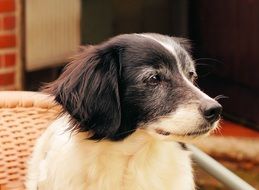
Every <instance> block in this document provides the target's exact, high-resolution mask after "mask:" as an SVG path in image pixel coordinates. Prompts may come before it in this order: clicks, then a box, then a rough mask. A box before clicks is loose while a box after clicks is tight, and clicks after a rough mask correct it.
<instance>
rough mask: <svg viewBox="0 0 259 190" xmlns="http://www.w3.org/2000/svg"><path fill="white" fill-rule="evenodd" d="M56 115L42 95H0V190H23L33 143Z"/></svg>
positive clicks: (56, 110)
mask: <svg viewBox="0 0 259 190" xmlns="http://www.w3.org/2000/svg"><path fill="white" fill-rule="evenodd" d="M59 112H60V107H59V106H57V105H55V104H54V102H53V100H52V98H51V97H49V96H46V95H44V94H41V93H36V92H24V91H9V92H0V190H3V189H6V190H7V189H8V190H9V189H13V190H14V189H16V190H18V189H19V190H21V189H23V187H22V186H23V184H24V179H25V174H26V165H27V161H28V157H29V156H30V154H31V152H32V149H33V146H34V143H35V140H36V138H37V137H38V136H39V135H40V134H41V133H42V131H43V130H44V129H45V128H46V127H47V126H48V125H49V124H50V122H51V121H53V120H54V119H55V118H56V117H57V115H58V113H59Z"/></svg>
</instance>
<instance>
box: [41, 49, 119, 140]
mask: <svg viewBox="0 0 259 190" xmlns="http://www.w3.org/2000/svg"><path fill="white" fill-rule="evenodd" d="M121 51H122V50H121V48H119V47H95V46H91V47H88V48H86V49H85V50H84V51H83V52H81V54H80V55H79V56H78V57H77V58H76V59H75V60H74V61H72V62H71V63H70V64H69V65H68V66H67V67H66V68H65V71H64V72H63V73H62V74H61V76H60V77H59V78H58V79H57V80H56V81H54V82H53V83H50V84H49V85H47V86H46V87H45V88H44V89H43V92H47V93H49V94H52V95H54V97H55V100H56V101H57V102H58V103H59V104H61V105H62V106H63V108H64V110H65V111H67V112H68V113H69V114H70V115H71V117H72V121H76V122H75V123H74V124H73V127H74V128H73V129H75V130H78V131H80V132H82V131H89V132H90V134H91V137H90V138H91V139H95V140H99V139H102V138H112V136H113V135H114V134H115V133H116V131H117V130H118V128H119V127H120V125H121V106H120V95H119V85H118V83H119V78H120V73H121V56H120V55H121Z"/></svg>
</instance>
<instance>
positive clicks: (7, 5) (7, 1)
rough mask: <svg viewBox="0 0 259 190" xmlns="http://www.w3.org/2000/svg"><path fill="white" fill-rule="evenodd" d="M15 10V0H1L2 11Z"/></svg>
mask: <svg viewBox="0 0 259 190" xmlns="http://www.w3.org/2000/svg"><path fill="white" fill-rule="evenodd" d="M12 11H15V1H14V0H0V12H12Z"/></svg>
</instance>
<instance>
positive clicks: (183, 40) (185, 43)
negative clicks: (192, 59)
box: [172, 37, 192, 52]
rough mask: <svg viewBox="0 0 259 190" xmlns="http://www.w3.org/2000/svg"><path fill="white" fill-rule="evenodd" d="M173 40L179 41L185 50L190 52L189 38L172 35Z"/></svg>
mask: <svg viewBox="0 0 259 190" xmlns="http://www.w3.org/2000/svg"><path fill="white" fill-rule="evenodd" d="M172 38H173V40H174V41H176V42H177V43H179V44H180V45H181V46H182V47H183V48H184V49H185V50H186V51H188V52H191V50H192V44H191V42H190V40H188V39H186V38H182V37H172Z"/></svg>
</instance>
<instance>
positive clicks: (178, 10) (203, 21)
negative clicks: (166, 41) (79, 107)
mask: <svg viewBox="0 0 259 190" xmlns="http://www.w3.org/2000/svg"><path fill="white" fill-rule="evenodd" d="M140 32H157V33H161V34H166V35H172V36H179V37H185V38H188V39H190V40H191V42H192V44H193V45H192V47H193V48H192V54H193V57H194V59H195V61H196V63H197V70H198V73H199V81H198V85H199V87H200V88H201V89H202V90H203V91H205V92H206V93H208V94H209V95H210V96H212V97H215V96H217V95H224V96H227V97H228V98H227V99H221V100H220V102H221V104H222V105H223V107H224V113H223V119H224V120H223V121H222V130H221V132H220V133H218V134H215V135H214V136H213V137H211V138H210V140H209V141H205V142H203V143H202V142H201V143H199V144H197V145H198V146H200V147H201V148H202V149H203V150H205V151H206V152H207V153H209V154H210V155H212V156H213V157H214V158H217V159H218V160H219V161H220V162H221V163H223V164H224V165H225V166H227V167H228V168H230V169H231V170H234V171H235V172H236V173H238V175H239V176H241V177H243V178H245V180H246V181H248V182H249V183H251V184H253V185H254V186H256V187H258V188H259V166H258V165H259V133H258V130H259V1H258V0H228V1H224V0H218V1H210V0H195V1H192V0H124V1H120V0H81V1H80V0H44V1H42V0H0V90H30V91H37V90H38V89H39V87H40V86H41V85H42V84H43V83H46V82H50V81H52V80H55V79H56V78H57V77H58V76H59V74H60V72H61V71H62V68H63V67H64V65H66V63H68V62H69V61H70V58H71V56H73V55H74V53H75V52H76V51H77V49H78V47H79V46H80V45H87V44H95V43H99V42H101V41H103V40H106V39H107V38H109V37H112V36H114V35H117V34H122V33H140ZM197 170H198V172H196V179H197V181H198V184H199V186H200V188H201V189H202V188H203V189H226V188H225V187H223V186H222V185H221V184H220V183H218V182H216V181H215V180H214V179H212V178H210V177H209V176H208V175H206V174H205V173H204V172H202V171H200V170H199V169H197Z"/></svg>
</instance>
